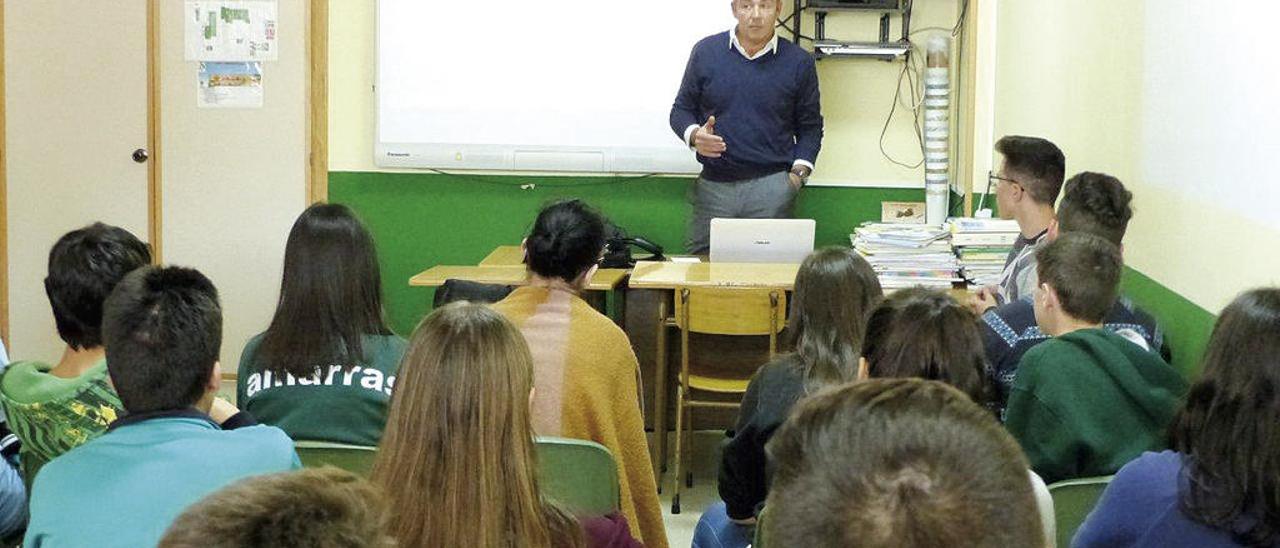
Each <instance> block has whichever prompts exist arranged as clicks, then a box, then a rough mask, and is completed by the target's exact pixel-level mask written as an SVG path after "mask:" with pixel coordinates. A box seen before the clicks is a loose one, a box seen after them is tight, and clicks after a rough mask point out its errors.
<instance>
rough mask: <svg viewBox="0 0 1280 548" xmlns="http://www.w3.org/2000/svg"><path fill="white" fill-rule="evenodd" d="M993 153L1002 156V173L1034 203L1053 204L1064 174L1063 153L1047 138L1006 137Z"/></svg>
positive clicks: (1064, 159)
mask: <svg viewBox="0 0 1280 548" xmlns="http://www.w3.org/2000/svg"><path fill="white" fill-rule="evenodd" d="M996 152H999V153H1000V155H1001V156H1004V170H1005V173H1006V174H1008V175H1011V176H1012V177H1011V178H1013V179H1017V181H1018V184H1020V185H1022V186H1023V188H1026V189H1027V192H1028V193H1030V194H1031V199H1032V200H1034V201H1035V202H1036V203H1040V204H1048V205H1050V206H1052V205H1053V203H1054V202H1056V201H1057V200H1058V192H1059V191H1060V190H1061V189H1062V178H1063V177H1065V176H1066V173H1067V159H1066V157H1065V156H1063V154H1062V150H1061V149H1059V148H1058V145H1055V144H1053V143H1051V142H1049V140H1047V139H1041V138H1039V137H1026V136H1023V135H1006V136H1004V137H1001V138H1000V140H999V141H996Z"/></svg>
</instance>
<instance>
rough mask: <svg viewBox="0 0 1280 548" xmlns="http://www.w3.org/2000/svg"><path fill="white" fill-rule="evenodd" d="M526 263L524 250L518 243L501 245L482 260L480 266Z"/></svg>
mask: <svg viewBox="0 0 1280 548" xmlns="http://www.w3.org/2000/svg"><path fill="white" fill-rule="evenodd" d="M523 264H524V250H523V249H520V246H518V245H500V246H498V247H496V248H494V250H493V251H491V252H490V253H489V255H488V256H487V257H485V258H483V259H481V260H480V266H504V265H505V266H513V265H523Z"/></svg>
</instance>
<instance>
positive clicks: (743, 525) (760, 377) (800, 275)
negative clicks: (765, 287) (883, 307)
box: [693, 247, 883, 548]
mask: <svg viewBox="0 0 1280 548" xmlns="http://www.w3.org/2000/svg"><path fill="white" fill-rule="evenodd" d="M882 295H883V293H882V292H881V290H880V281H879V280H878V279H877V278H876V273H875V271H874V270H872V268H871V265H869V264H867V261H865V260H863V259H862V257H860V256H859V255H858V254H857V253H855V252H854V251H853V250H852V249H849V248H839V247H829V248H826V249H819V250H818V251H814V252H813V253H811V254H810V255H809V256H808V257H806V258H805V260H804V262H803V263H801V264H800V270H799V271H798V272H796V281H795V290H794V292H793V293H792V298H791V314H790V325H789V326H788V327H787V330H786V336H787V338H788V343H789V344H788V346H790V347H791V348H793V349H794V350H795V351H794V352H792V353H790V354H785V355H783V356H780V357H778V358H777V359H775V360H774V361H772V362H770V363H768V364H766V365H764V366H763V367H761V368H760V370H759V371H756V374H755V376H754V377H752V379H751V383H750V384H748V385H747V393H746V394H745V395H744V396H743V398H742V407H741V408H740V411H739V412H738V423H737V427H736V428H735V429H734V436H733V439H731V440H729V441H728V442H727V443H726V444H725V446H724V451H723V453H722V456H721V460H720V483H719V489H720V498H721V499H723V500H724V502H718V503H716V504H714V505H712V506H711V507H710V508H708V509H707V510H706V511H705V512H703V513H702V517H701V518H700V519H699V520H698V525H697V528H696V530H695V531H694V537H693V545H694V546H695V547H705V548H711V547H719V546H724V547H730V546H746V545H748V544H750V543H751V539H752V527H751V525H752V524H753V523H754V520H755V515H756V507H757V506H759V505H761V504H763V503H764V499H765V497H766V496H767V495H768V487H769V482H768V478H767V477H766V472H765V454H764V445H765V443H766V442H768V441H769V438H770V437H772V436H773V432H774V431H775V430H777V429H778V427H779V426H781V425H782V421H784V420H786V419H787V414H788V413H789V412H790V411H791V408H792V407H793V406H794V405H795V403H796V402H797V401H799V400H800V398H801V397H803V396H804V395H806V394H812V393H814V392H817V391H818V390H819V389H821V388H823V387H826V386H830V385H836V384H843V383H845V382H849V381H851V380H853V379H854V378H856V377H857V374H858V359H859V358H860V357H861V356H862V335H863V331H864V329H865V326H866V322H867V315H868V314H870V312H871V309H872V308H873V307H875V305H876V304H877V303H879V302H880V298H881V297H882Z"/></svg>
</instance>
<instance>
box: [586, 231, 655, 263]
mask: <svg viewBox="0 0 1280 548" xmlns="http://www.w3.org/2000/svg"><path fill="white" fill-rule="evenodd" d="M604 230H605V243H604V259H603V260H601V261H600V268H631V267H633V266H635V265H636V259H635V258H634V257H632V256H631V246H636V247H638V248H640V249H641V250H643V251H646V252H648V253H650V254H651V256H650V257H645V258H644V260H646V261H661V260H663V258H664V257H663V256H662V246H660V245H658V244H655V243H653V242H650V241H649V240H646V239H644V238H641V237H635V238H630V237H628V236H627V232H626V231H625V230H622V229H621V228H619V227H618V226H617V225H614V224H612V223H610V224H608V225H606V226H605V229H604Z"/></svg>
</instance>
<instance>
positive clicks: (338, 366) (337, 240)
mask: <svg viewBox="0 0 1280 548" xmlns="http://www.w3.org/2000/svg"><path fill="white" fill-rule="evenodd" d="M405 345H406V343H405V341H404V339H402V338H400V337H399V336H397V335H396V334H394V333H392V332H391V329H389V328H388V327H387V324H386V320H385V319H384V317H383V311H382V279H381V275H380V273H379V270H378V253H377V249H376V248H375V247H374V244H373V238H372V237H370V236H369V232H368V231H367V230H365V227H364V225H363V224H362V223H361V222H360V219H358V218H356V216H355V213H353V212H352V211H351V210H350V209H349V208H347V206H344V205H341V204H315V205H312V206H311V207H308V208H307V209H306V210H305V211H303V212H302V214H301V215H299V216H298V220H297V221H295V222H294V224H293V229H292V230H290V231H289V240H288V242H287V243H286V244H285V250H284V276H283V279H282V281H281V282H280V300H279V302H278V304H277V305H276V312H275V316H274V317H273V318H272V319H271V325H270V326H269V327H267V330H266V331H265V332H264V333H261V334H259V335H258V336H256V337H254V338H252V339H250V340H249V342H248V344H246V345H245V348H244V352H243V353H242V354H241V355H240V369H239V375H238V377H239V378H238V379H237V381H236V398H237V399H236V402H237V404H238V405H239V406H240V407H241V408H242V409H244V410H245V411H248V412H249V413H251V414H252V415H253V416H254V417H255V418H257V419H258V420H259V421H262V422H263V423H264V424H270V425H273V426H278V427H280V428H281V429H283V430H284V431H285V432H286V433H288V434H289V436H290V437H292V438H293V439H300V440H322V441H333V442H340V443H350V444H354V445H365V446H372V445H377V444H378V440H380V439H381V438H382V429H383V427H384V426H385V425H386V421H387V407H388V405H390V401H391V389H392V387H393V386H394V385H395V380H396V373H397V371H398V370H399V363H400V356H401V355H403V354H404V349H405Z"/></svg>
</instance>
